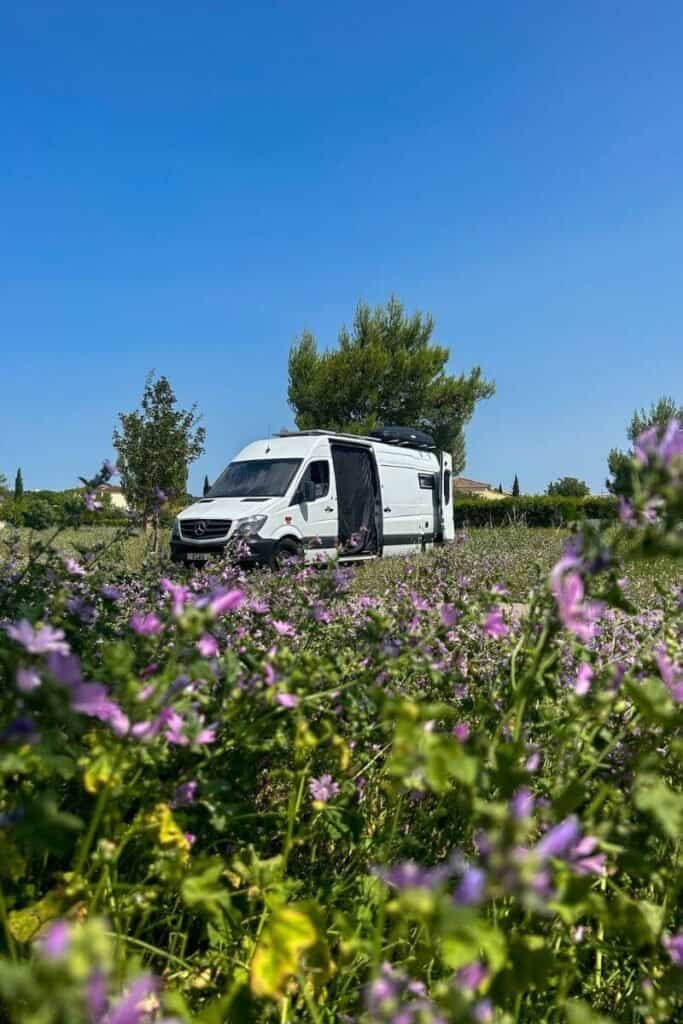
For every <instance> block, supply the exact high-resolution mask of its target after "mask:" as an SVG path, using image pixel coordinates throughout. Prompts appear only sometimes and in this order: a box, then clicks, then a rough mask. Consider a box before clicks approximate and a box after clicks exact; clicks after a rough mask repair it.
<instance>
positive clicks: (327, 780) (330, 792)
mask: <svg viewBox="0 0 683 1024" xmlns="http://www.w3.org/2000/svg"><path fill="white" fill-rule="evenodd" d="M308 787H309V789H310V791H311V796H312V797H313V799H314V800H317V801H318V802H319V803H321V804H326V803H327V802H328V801H329V800H331V799H332V798H333V797H335V796H336V795H337V793H338V792H339V783H338V782H334V781H333V779H332V776H331V775H328V774H325V775H321V776H320V778H319V779H311V781H310V782H309V784H308Z"/></svg>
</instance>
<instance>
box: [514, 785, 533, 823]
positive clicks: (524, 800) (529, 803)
mask: <svg viewBox="0 0 683 1024" xmlns="http://www.w3.org/2000/svg"><path fill="white" fill-rule="evenodd" d="M535 803H536V800H535V797H534V794H533V793H532V792H531V790H530V789H527V787H526V786H522V787H521V788H520V789H518V790H517V792H516V793H515V794H514V795H513V797H512V800H511V801H510V811H511V813H512V817H513V818H515V819H516V820H517V821H524V820H525V819H526V818H530V817H531V815H532V814H533V813H534V805H535Z"/></svg>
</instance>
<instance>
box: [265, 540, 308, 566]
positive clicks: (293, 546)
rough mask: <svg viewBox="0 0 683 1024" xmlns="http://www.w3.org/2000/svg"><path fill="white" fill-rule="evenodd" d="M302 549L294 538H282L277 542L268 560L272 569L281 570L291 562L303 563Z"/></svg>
mask: <svg viewBox="0 0 683 1024" xmlns="http://www.w3.org/2000/svg"><path fill="white" fill-rule="evenodd" d="M303 560H304V549H303V547H302V545H301V544H300V542H299V541H298V540H295V539H294V537H283V538H282V540H281V541H280V542H279V544H278V545H277V547H276V548H275V551H274V552H273V555H272V557H271V560H270V564H271V567H272V568H273V569H282V567H283V566H285V565H291V563H292V562H303Z"/></svg>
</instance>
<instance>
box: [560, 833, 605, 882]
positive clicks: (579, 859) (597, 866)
mask: <svg viewBox="0 0 683 1024" xmlns="http://www.w3.org/2000/svg"><path fill="white" fill-rule="evenodd" d="M597 845H598V841H597V839H596V838H595V836H584V837H583V839H579V841H578V843H575V844H574V845H573V846H572V848H571V850H570V851H569V858H568V860H569V864H570V865H571V867H573V868H574V870H575V871H576V873H577V874H578V875H604V873H605V862H606V860H607V855H606V854H604V853H595V849H596V847H597Z"/></svg>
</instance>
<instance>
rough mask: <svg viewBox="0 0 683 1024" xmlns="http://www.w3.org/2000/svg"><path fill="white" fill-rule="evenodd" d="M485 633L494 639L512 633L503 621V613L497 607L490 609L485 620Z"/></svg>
mask: <svg viewBox="0 0 683 1024" xmlns="http://www.w3.org/2000/svg"><path fill="white" fill-rule="evenodd" d="M484 632H485V633H486V635H487V636H492V637H503V636H507V634H508V633H509V632H510V630H509V629H508V627H507V626H506V625H505V622H504V621H503V613H502V612H501V610H500V608H498V607H497V606H494V607H493V608H490V609H489V612H488V614H487V616H486V619H485V620H484Z"/></svg>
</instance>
